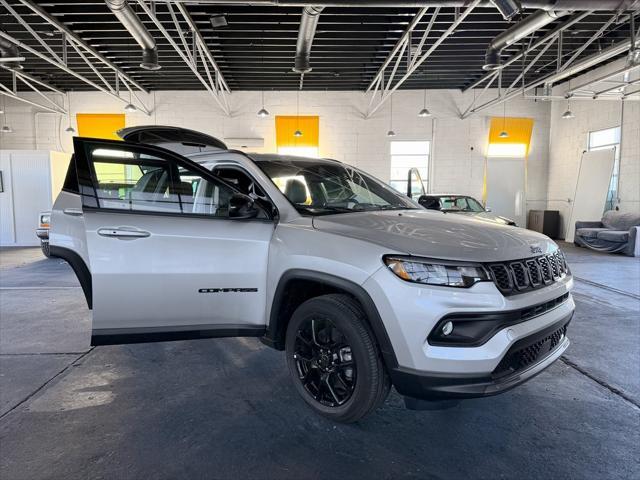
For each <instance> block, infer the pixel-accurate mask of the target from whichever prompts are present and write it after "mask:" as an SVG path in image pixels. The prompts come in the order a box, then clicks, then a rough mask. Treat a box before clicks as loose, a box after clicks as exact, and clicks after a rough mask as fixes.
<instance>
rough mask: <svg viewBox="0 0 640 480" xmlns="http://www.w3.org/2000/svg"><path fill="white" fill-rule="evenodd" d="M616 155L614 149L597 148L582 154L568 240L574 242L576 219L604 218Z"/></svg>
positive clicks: (568, 229)
mask: <svg viewBox="0 0 640 480" xmlns="http://www.w3.org/2000/svg"><path fill="white" fill-rule="evenodd" d="M614 155H615V151H614V149H609V150H595V151H591V152H585V153H584V154H583V155H582V160H581V161H580V170H579V171H578V180H577V183H576V193H575V197H574V198H573V204H572V208H571V215H570V217H569V223H568V224H567V233H566V235H565V240H566V241H567V242H573V237H574V234H575V229H576V221H578V220H582V221H597V220H600V218H602V214H603V211H604V206H605V203H606V200H607V192H608V190H609V182H610V181H611V172H612V171H613V162H614Z"/></svg>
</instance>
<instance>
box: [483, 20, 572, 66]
mask: <svg viewBox="0 0 640 480" xmlns="http://www.w3.org/2000/svg"><path fill="white" fill-rule="evenodd" d="M569 13H570V12H567V11H562V10H560V11H555V10H539V11H537V12H535V13H533V14H531V15H529V16H528V17H527V18H525V19H524V20H523V21H522V22H520V23H517V24H515V25H514V26H513V27H511V28H510V29H508V30H505V31H504V32H502V33H501V34H500V35H498V36H497V37H496V38H494V39H493V40H492V41H491V43H490V44H489V46H488V47H487V53H486V56H485V61H484V66H483V67H482V68H484V69H485V70H496V69H498V68H500V52H502V50H503V49H505V48H506V47H508V46H509V45H513V44H514V43H516V42H517V41H519V40H522V39H523V38H524V37H526V36H527V35H530V34H532V33H533V32H535V31H537V30H539V29H540V28H542V27H544V26H546V25H549V24H550V23H552V22H554V21H555V20H556V19H558V18H560V17H562V16H564V15H568V14H569Z"/></svg>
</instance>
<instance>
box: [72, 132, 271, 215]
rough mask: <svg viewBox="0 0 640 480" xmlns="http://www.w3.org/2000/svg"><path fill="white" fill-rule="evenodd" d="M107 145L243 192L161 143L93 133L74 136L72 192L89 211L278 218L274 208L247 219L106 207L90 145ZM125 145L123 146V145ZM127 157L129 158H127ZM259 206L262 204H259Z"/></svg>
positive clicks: (233, 190) (237, 191)
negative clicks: (89, 200) (74, 180)
mask: <svg viewBox="0 0 640 480" xmlns="http://www.w3.org/2000/svg"><path fill="white" fill-rule="evenodd" d="M90 145H91V146H103V145H104V146H105V147H106V148H110V149H113V148H114V147H115V148H116V149H119V150H123V149H126V150H132V151H134V152H139V153H147V154H151V155H154V156H157V157H159V158H160V159H161V160H166V161H168V162H169V164H170V168H169V170H170V171H172V170H173V169H174V168H173V167H175V170H176V171H177V170H178V168H177V167H178V166H182V167H184V168H186V169H189V170H192V171H195V172H197V173H198V174H200V175H201V176H202V177H203V178H205V179H210V180H211V181H212V182H214V183H215V182H218V183H220V184H222V185H224V186H225V187H227V188H229V189H230V190H231V191H232V192H233V193H237V194H240V195H244V194H243V193H242V192H240V191H239V190H238V189H237V188H235V187H234V186H233V185H230V184H229V183H228V182H226V181H224V180H223V179H221V178H220V177H218V176H216V175H215V174H214V173H213V172H212V171H211V170H209V169H207V168H206V167H203V166H202V165H200V164H198V163H196V162H193V161H191V160H188V159H187V158H185V157H183V156H182V155H179V154H177V153H175V152H172V151H171V150H167V149H165V148H162V147H157V146H153V145H145V144H140V143H133V142H124V141H121V140H107V139H103V138H91V137H73V149H74V152H75V154H74V156H73V158H72V160H74V161H75V169H76V175H77V180H78V191H77V192H73V193H78V194H79V195H80V196H81V198H82V210H83V211H85V210H86V211H89V212H96V213H100V212H105V213H120V214H130V215H131V214H133V215H159V216H169V217H181V218H201V219H209V220H211V219H217V220H232V221H235V222H237V221H258V222H262V223H265V222H266V223H273V222H274V221H275V219H274V218H273V214H272V212H268V211H264V213H265V215H266V216H267V218H264V219H263V218H247V219H239V218H234V217H222V216H215V215H207V214H198V213H184V212H157V211H153V210H124V209H118V208H104V207H101V206H99V205H100V204H99V203H98V198H99V197H98V194H97V191H96V188H95V183H94V176H93V173H94V170H93V168H91V163H90V161H89V157H88V154H89V152H88V147H89V146H90ZM123 147H124V148H123ZM124 160H126V159H124ZM85 189H88V190H89V191H90V192H93V195H91V194H89V193H85ZM85 197H92V198H93V200H94V201H95V202H96V205H97V206H95V207H94V206H91V205H85V203H84V199H85ZM258 208H261V209H262V210H264V209H263V208H262V207H260V206H258Z"/></svg>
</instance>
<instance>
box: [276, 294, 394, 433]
mask: <svg viewBox="0 0 640 480" xmlns="http://www.w3.org/2000/svg"><path fill="white" fill-rule="evenodd" d="M313 332H315V336H314V333H313ZM285 351H286V356H287V366H288V368H289V373H290V374H291V378H292V380H293V383H294V385H295V387H296V390H297V391H298V393H299V394H300V395H301V396H302V398H303V399H304V401H305V402H306V403H307V404H308V405H309V406H310V407H311V408H312V409H313V410H315V411H316V412H318V413H320V414H321V415H324V416H325V417H328V418H330V419H332V420H334V421H336V422H343V423H350V422H355V421H358V420H360V419H361V418H363V417H365V416H366V415H368V414H369V413H371V412H372V411H373V410H375V409H376V408H378V407H379V406H380V405H381V404H382V403H383V402H384V400H385V399H386V398H387V395H388V394H389V390H390V388H391V382H390V379H389V375H388V374H387V372H386V370H385V367H384V364H383V361H382V357H381V355H380V351H379V349H378V346H377V344H376V341H375V338H374V336H373V333H372V332H371V330H370V329H369V327H368V325H367V321H366V317H365V314H364V312H363V311H362V309H361V308H360V305H359V304H358V303H357V302H356V301H355V300H354V299H353V298H351V297H349V296H348V295H341V294H330V295H323V296H320V297H316V298H312V299H310V300H307V301H306V302H304V303H303V304H302V305H300V306H299V307H298V308H297V309H296V311H295V312H294V313H293V316H292V317H291V320H290V322H289V325H288V327H287V334H286V341H285ZM350 367H351V372H350V371H349V369H350Z"/></svg>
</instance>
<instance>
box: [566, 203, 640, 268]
mask: <svg viewBox="0 0 640 480" xmlns="http://www.w3.org/2000/svg"><path fill="white" fill-rule="evenodd" d="M639 230H640V214H638V213H622V212H617V211H615V210H608V211H606V212H604V216H603V217H602V220H600V221H599V222H581V221H578V222H576V233H575V236H574V243H575V244H576V245H578V246H580V247H588V248H591V249H592V250H598V251H600V252H612V253H615V252H619V253H624V254H625V255H629V256H632V257H633V256H636V257H637V256H640V242H637V241H636V239H637V238H638V236H639V234H638V231H639Z"/></svg>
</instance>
